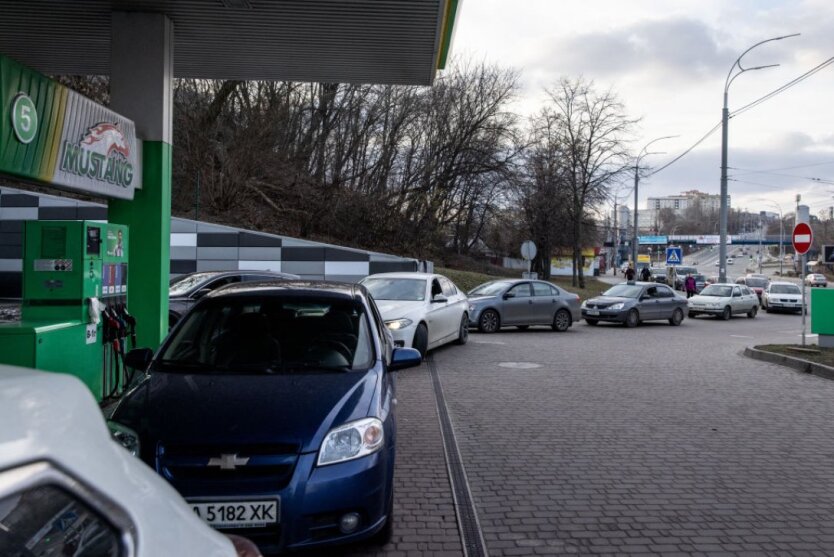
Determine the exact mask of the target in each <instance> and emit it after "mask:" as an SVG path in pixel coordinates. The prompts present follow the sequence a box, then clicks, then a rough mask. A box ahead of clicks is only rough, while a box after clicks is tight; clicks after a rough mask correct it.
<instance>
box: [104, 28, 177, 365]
mask: <svg viewBox="0 0 834 557" xmlns="http://www.w3.org/2000/svg"><path fill="white" fill-rule="evenodd" d="M112 18H113V19H112V29H111V52H110V96H111V103H110V107H111V108H112V109H113V110H115V111H116V112H119V113H121V114H123V115H125V116H126V117H128V118H130V119H131V120H133V121H134V123H135V124H136V135H137V136H138V137H139V138H141V139H142V140H143V147H142V189H141V190H137V191H136V195H135V197H134V199H133V200H132V201H121V200H119V201H116V200H114V201H110V203H109V217H108V218H109V220H110V222H114V223H119V224H126V225H128V226H130V246H129V247H130V250H129V253H130V262H129V264H128V295H127V303H128V309H129V310H130V312H131V313H132V314H133V315H134V316H135V317H136V329H137V344H138V346H140V347H149V348H154V349H155V348H156V347H158V346H159V344H160V342H161V341H162V339H163V338H164V337H165V335H166V334H167V332H168V276H169V272H170V266H171V261H170V249H171V248H170V242H171V143H172V141H171V137H172V132H171V128H172V122H173V118H172V107H173V99H172V97H173V65H174V62H173V44H174V27H173V24H172V22H171V20H169V19H168V18H167V17H166V16H165V15H163V14H159V13H142V12H114V13H113V16H112Z"/></svg>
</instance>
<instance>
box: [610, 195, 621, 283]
mask: <svg viewBox="0 0 834 557" xmlns="http://www.w3.org/2000/svg"><path fill="white" fill-rule="evenodd" d="M613 240H614V241H613V242H611V244H612V245H613V246H614V257H612V258H611V268H612V269H614V274H615V275H616V274H617V263H618V261H617V258H618V257H619V255H620V230H619V229H618V228H617V195H616V194H615V195H614V238H613Z"/></svg>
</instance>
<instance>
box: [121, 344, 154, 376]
mask: <svg viewBox="0 0 834 557" xmlns="http://www.w3.org/2000/svg"><path fill="white" fill-rule="evenodd" d="M151 360H153V350H151V349H150V348H134V349H133V350H131V351H130V352H128V353H127V354H125V365H126V366H127V367H132V368H133V369H138V370H139V371H147V369H148V366H149V365H150V364H151Z"/></svg>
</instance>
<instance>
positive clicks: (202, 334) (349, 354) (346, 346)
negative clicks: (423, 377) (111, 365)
mask: <svg viewBox="0 0 834 557" xmlns="http://www.w3.org/2000/svg"><path fill="white" fill-rule="evenodd" d="M372 346H373V345H372V342H371V335H370V329H369V326H368V316H367V315H366V314H365V310H364V306H363V305H362V304H361V303H360V302H358V301H355V300H347V299H331V298H327V297H307V296H303V297H293V296H269V297H257V298H256V297H242V296H235V297H231V296H229V297H219V298H214V299H211V300H206V301H205V302H204V303H202V304H200V305H198V306H197V307H195V308H194V310H192V311H191V312H190V313H189V314H188V315H187V316H186V317H185V318H184V320H183V323H182V325H181V326H180V327H178V328H177V329H176V330H175V331H174V333H173V336H172V337H171V340H170V342H168V343H167V345H166V346H165V348H164V349H163V351H162V353H161V355H160V357H159V358H158V359H157V360H156V361H155V363H154V366H155V368H154V369H156V370H157V371H177V372H187V373H281V372H295V373H297V372H299V371H303V370H307V369H309V370H311V371H316V370H342V371H350V370H359V369H367V368H368V367H370V365H371V363H372V360H373V349H372Z"/></svg>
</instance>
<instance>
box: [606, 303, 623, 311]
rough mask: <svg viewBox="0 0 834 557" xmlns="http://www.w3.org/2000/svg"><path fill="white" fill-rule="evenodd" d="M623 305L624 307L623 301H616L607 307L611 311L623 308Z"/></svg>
mask: <svg viewBox="0 0 834 557" xmlns="http://www.w3.org/2000/svg"><path fill="white" fill-rule="evenodd" d="M624 307H625V303H624V302H618V303H616V304H614V305H613V306H610V307H609V308H608V309H610V310H612V311H619V310H621V309H623V308H624Z"/></svg>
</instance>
